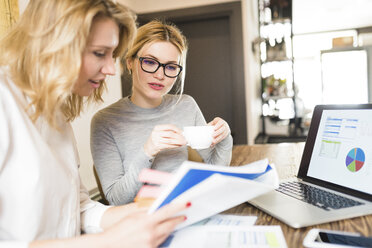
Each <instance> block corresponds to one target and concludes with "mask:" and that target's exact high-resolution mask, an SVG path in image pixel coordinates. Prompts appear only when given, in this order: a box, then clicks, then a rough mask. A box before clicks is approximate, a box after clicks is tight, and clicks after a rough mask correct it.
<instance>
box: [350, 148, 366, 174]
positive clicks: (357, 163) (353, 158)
mask: <svg viewBox="0 0 372 248" xmlns="http://www.w3.org/2000/svg"><path fill="white" fill-rule="evenodd" d="M365 160H366V157H365V155H364V151H363V150H362V149H360V148H353V149H351V150H350V151H349V153H348V154H347V156H346V161H345V163H346V167H347V168H348V170H349V171H351V172H357V171H358V170H360V169H361V168H362V167H363V165H364V161H365Z"/></svg>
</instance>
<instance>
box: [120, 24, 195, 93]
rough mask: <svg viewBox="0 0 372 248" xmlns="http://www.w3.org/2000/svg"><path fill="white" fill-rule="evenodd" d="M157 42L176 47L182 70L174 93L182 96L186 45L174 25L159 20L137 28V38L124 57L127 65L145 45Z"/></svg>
mask: <svg viewBox="0 0 372 248" xmlns="http://www.w3.org/2000/svg"><path fill="white" fill-rule="evenodd" d="M158 41H167V42H170V43H171V44H173V45H174V46H175V47H177V49H178V51H179V52H180V54H181V61H180V65H181V66H182V68H183V69H182V71H181V73H180V75H179V76H178V79H177V80H178V81H179V84H178V88H177V91H176V93H179V94H180V95H182V93H183V88H184V82H185V75H186V56H187V49H188V44H187V40H186V37H185V36H184V35H183V34H182V32H181V31H180V30H179V29H178V28H177V27H176V26H175V25H174V24H170V23H165V22H162V21H160V20H153V21H151V22H149V23H147V24H145V25H143V26H141V27H140V28H138V32H137V36H136V38H135V39H134V42H133V43H132V45H131V46H130V47H129V49H128V53H127V55H126V60H127V63H128V61H133V60H134V59H135V58H136V56H137V54H138V52H139V51H140V50H141V49H142V48H143V47H144V46H145V45H146V44H149V43H153V42H158Z"/></svg>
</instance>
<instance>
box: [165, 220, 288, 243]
mask: <svg viewBox="0 0 372 248" xmlns="http://www.w3.org/2000/svg"><path fill="white" fill-rule="evenodd" d="M159 247H160V248H190V247H192V248H216V247H219V248H225V247H226V248H241V247H250V248H287V244H286V241H285V238H284V235H283V232H282V229H281V228H280V226H218V225H217V226H214V225H206V226H189V227H186V228H183V229H182V230H179V231H177V232H174V233H172V234H171V235H170V236H169V238H168V239H167V240H166V241H165V242H164V243H163V244H161V245H160V246H159Z"/></svg>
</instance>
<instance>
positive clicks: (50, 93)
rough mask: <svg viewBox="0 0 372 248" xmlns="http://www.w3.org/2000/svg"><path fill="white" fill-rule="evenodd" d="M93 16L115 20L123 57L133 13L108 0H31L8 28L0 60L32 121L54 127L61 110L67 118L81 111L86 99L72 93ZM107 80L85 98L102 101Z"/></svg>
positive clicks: (131, 33)
mask: <svg viewBox="0 0 372 248" xmlns="http://www.w3.org/2000/svg"><path fill="white" fill-rule="evenodd" d="M97 16H104V17H108V18H111V19H112V20H114V21H115V22H116V23H117V24H118V27H119V45H118V46H117V48H116V49H115V51H114V57H115V58H117V57H123V56H124V55H125V52H126V50H127V47H128V45H129V44H130V43H131V42H132V39H133V38H134V36H135V32H136V23H135V19H136V17H135V15H134V14H133V13H132V12H131V11H130V10H129V9H128V8H126V7H124V6H122V5H120V4H117V3H113V2H112V1H111V0H63V1H60V0H47V1H45V0H31V1H30V2H29V4H28V6H27V8H26V10H25V11H24V13H23V15H22V16H21V18H20V20H19V21H18V22H17V23H16V24H15V25H14V27H13V28H12V29H11V30H10V31H9V33H8V34H7V35H6V36H4V38H3V39H2V40H1V41H0V65H1V66H7V67H8V68H9V71H10V76H11V78H12V80H13V82H14V83H15V84H16V85H17V86H18V88H20V89H21V90H22V92H23V93H24V94H25V95H26V96H27V97H28V98H29V99H30V105H29V107H33V108H34V109H35V111H33V113H31V114H30V118H31V120H32V121H36V120H37V119H38V118H39V117H40V116H43V117H44V118H45V119H46V120H47V121H48V123H49V124H50V125H52V126H54V127H56V118H57V114H58V112H59V111H61V112H62V113H63V114H64V116H65V117H66V120H67V121H71V120H73V119H74V118H76V117H77V116H79V114H80V113H81V111H82V109H83V106H84V99H83V97H81V96H78V95H77V94H74V93H72V89H73V86H74V84H75V82H76V81H77V79H78V76H79V71H80V67H81V64H82V54H83V51H84V49H85V48H86V45H87V41H88V35H89V32H90V29H91V26H92V23H93V21H94V19H95V17H97ZM104 88H105V84H102V85H101V86H100V87H99V88H98V89H96V90H95V91H94V93H92V95H90V96H89V97H88V99H87V101H88V102H99V101H102V93H103V90H104Z"/></svg>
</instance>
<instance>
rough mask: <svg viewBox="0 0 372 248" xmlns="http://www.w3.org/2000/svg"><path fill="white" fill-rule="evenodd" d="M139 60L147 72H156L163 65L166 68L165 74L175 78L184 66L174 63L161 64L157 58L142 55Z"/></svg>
mask: <svg viewBox="0 0 372 248" xmlns="http://www.w3.org/2000/svg"><path fill="white" fill-rule="evenodd" d="M139 60H140V61H141V67H142V70H144V71H145V72H149V73H154V72H156V71H157V70H158V69H159V67H160V66H161V67H163V69H164V74H165V76H167V77H171V78H174V77H177V76H178V75H179V74H180V72H181V70H182V67H181V66H180V65H177V64H172V63H168V64H161V63H160V62H159V61H157V60H155V59H151V58H144V57H140V58H139Z"/></svg>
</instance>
